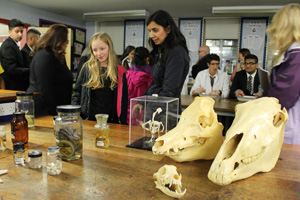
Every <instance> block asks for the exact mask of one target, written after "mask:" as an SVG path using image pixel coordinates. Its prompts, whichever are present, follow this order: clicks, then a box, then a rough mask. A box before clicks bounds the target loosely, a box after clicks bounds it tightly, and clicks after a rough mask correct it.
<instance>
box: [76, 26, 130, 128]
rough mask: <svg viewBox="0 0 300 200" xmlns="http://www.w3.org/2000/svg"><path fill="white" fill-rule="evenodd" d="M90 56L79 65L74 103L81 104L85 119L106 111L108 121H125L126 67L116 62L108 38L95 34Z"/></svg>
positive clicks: (91, 41)
mask: <svg viewBox="0 0 300 200" xmlns="http://www.w3.org/2000/svg"><path fill="white" fill-rule="evenodd" d="M89 51H90V54H91V56H90V59H89V60H88V61H87V62H86V63H85V64H84V66H83V67H82V69H81V71H80V74H79V76H78V79H77V82H76V84H75V88H74V96H73V97H72V104H73V105H81V110H82V111H81V115H82V117H83V118H84V119H89V120H95V115H96V114H99V113H103V114H108V115H109V119H108V122H110V123H123V124H126V118H127V117H126V115H127V109H126V108H127V101H128V100H127V96H128V95H127V83H126V75H125V73H126V69H125V68H123V67H122V66H121V65H119V64H118V60H117V57H116V53H115V51H114V46H113V43H112V40H111V38H110V37H109V35H108V34H107V33H102V32H98V33H95V34H94V35H93V36H92V38H91V40H90V43H89Z"/></svg>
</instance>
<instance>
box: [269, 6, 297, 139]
mask: <svg viewBox="0 0 300 200" xmlns="http://www.w3.org/2000/svg"><path fill="white" fill-rule="evenodd" d="M299 19H300V4H288V5H286V6H285V7H283V8H281V9H280V10H279V11H278V12H277V13H276V14H275V15H274V17H273V19H272V23H271V25H270V26H269V27H268V28H267V34H268V36H269V37H270V38H271V40H270V45H271V47H272V49H273V50H274V51H275V52H276V54H275V56H274V57H273V66H274V67H273V69H272V73H271V88H270V89H269V91H268V96H270V97H276V98H277V99H279V103H280V104H281V105H282V107H285V108H286V109H287V111H288V114H289V120H288V121H287V122H286V126H285V133H284V143H289V144H298V145H300V133H299V130H300V20H299Z"/></svg>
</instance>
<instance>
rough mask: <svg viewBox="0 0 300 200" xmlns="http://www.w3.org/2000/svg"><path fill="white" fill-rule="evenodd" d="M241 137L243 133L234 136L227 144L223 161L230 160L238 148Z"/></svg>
mask: <svg viewBox="0 0 300 200" xmlns="http://www.w3.org/2000/svg"><path fill="white" fill-rule="evenodd" d="M243 135H244V134H243V133H240V134H236V135H235V136H234V137H232V138H231V139H230V140H229V141H228V142H227V144H226V147H225V152H224V153H225V155H224V160H225V159H228V158H230V157H231V156H232V155H233V154H234V152H235V150H236V148H237V147H238V145H239V143H240V141H241V140H242V138H243Z"/></svg>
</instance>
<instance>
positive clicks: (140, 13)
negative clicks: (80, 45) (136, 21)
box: [83, 10, 149, 20]
mask: <svg viewBox="0 0 300 200" xmlns="http://www.w3.org/2000/svg"><path fill="white" fill-rule="evenodd" d="M148 16H149V11H147V10H121V11H104V12H90V13H84V14H83V18H84V19H94V20H96V19H103V18H105V19H111V18H116V19H117V18H126V19H127V18H137V17H139V18H144V17H148Z"/></svg>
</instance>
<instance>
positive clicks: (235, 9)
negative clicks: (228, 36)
mask: <svg viewBox="0 0 300 200" xmlns="http://www.w3.org/2000/svg"><path fill="white" fill-rule="evenodd" d="M282 7H283V6H231V7H213V8H212V13H213V14H214V15H241V14H260V15H262V14H265V15H270V14H274V13H276V12H277V11H278V10H279V9H280V8H282Z"/></svg>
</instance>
